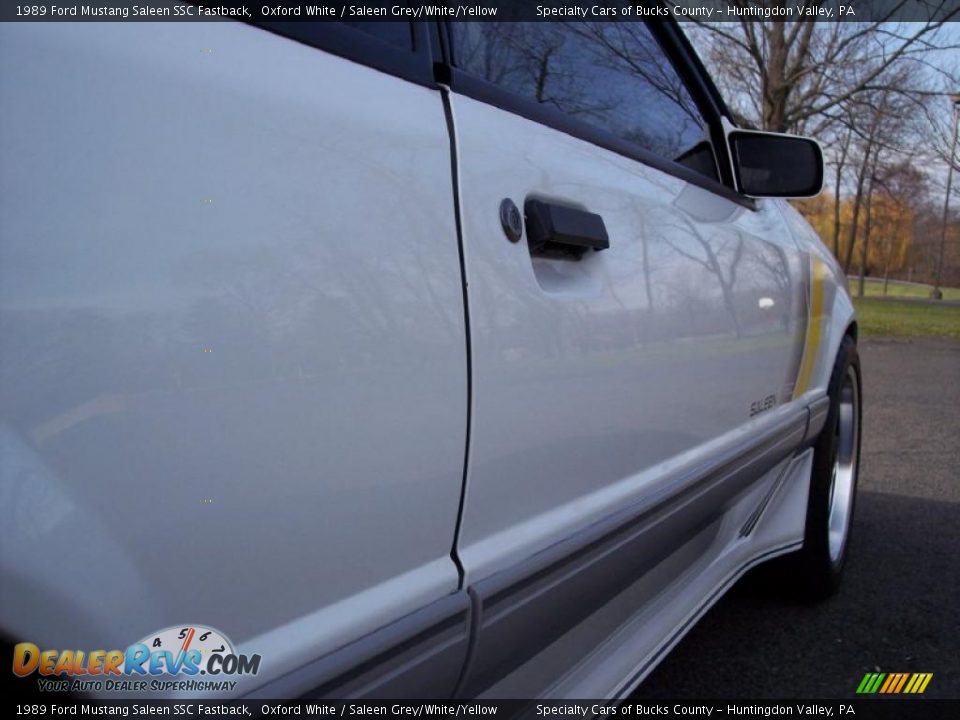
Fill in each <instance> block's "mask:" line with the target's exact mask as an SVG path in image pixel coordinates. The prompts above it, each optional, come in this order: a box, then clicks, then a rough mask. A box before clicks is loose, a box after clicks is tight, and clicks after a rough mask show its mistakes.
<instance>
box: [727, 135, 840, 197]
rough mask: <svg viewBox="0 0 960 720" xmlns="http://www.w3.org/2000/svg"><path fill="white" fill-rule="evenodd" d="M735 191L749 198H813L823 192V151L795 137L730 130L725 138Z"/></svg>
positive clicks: (816, 145)
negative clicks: (728, 149)
mask: <svg viewBox="0 0 960 720" xmlns="http://www.w3.org/2000/svg"><path fill="white" fill-rule="evenodd" d="M727 143H728V144H729V146H730V157H731V158H732V160H733V174H734V177H735V179H736V182H737V188H738V189H739V190H740V192H742V193H743V194H744V195H749V196H751V197H756V198H763V197H778V198H803V197H814V196H816V195H819V194H820V191H821V190H822V189H823V151H822V150H821V149H820V145H819V143H817V141H816V140H811V139H810V138H805V137H799V136H797V135H782V134H780V133H769V132H760V131H757V130H731V131H730V132H729V133H728V134H727Z"/></svg>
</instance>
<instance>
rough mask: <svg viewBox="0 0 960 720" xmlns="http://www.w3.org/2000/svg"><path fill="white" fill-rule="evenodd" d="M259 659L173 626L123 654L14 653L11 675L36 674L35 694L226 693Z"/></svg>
mask: <svg viewBox="0 0 960 720" xmlns="http://www.w3.org/2000/svg"><path fill="white" fill-rule="evenodd" d="M259 670H260V656H259V655H243V654H238V653H236V652H235V651H234V649H233V644H232V643H231V642H230V640H229V639H228V638H227V636H226V635H224V634H223V633H221V632H219V631H217V630H214V629H213V628H210V627H205V626H203V625H177V626H173V627H168V628H166V629H164V630H161V631H160V632H157V633H153V634H151V635H148V636H147V637H145V638H143V639H142V640H141V641H140V642H136V643H134V644H133V645H130V646H129V647H128V648H127V649H126V650H90V651H83V650H41V649H40V648H39V647H37V646H36V645H34V644H33V643H28V642H26V643H19V644H18V645H16V646H15V647H14V649H13V673H14V675H17V676H18V677H23V678H25V677H28V676H29V675H32V674H34V673H36V674H37V675H38V676H39V678H38V682H39V688H40V690H46V691H69V692H177V691H220V692H224V691H230V690H233V688H234V687H235V686H236V684H237V682H236V680H230V679H229V678H231V677H236V676H238V675H256V674H257V672H258V671H259ZM201 676H202V677H201Z"/></svg>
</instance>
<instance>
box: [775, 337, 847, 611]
mask: <svg viewBox="0 0 960 720" xmlns="http://www.w3.org/2000/svg"><path fill="white" fill-rule="evenodd" d="M827 394H828V396H829V398H830V408H829V410H828V412H827V419H826V422H825V423H824V426H823V429H822V430H821V431H820V435H819V436H818V438H817V440H816V443H815V444H814V446H813V470H812V474H811V478H810V496H809V499H808V500H807V521H806V528H805V531H804V538H803V548H802V549H801V550H799V551H798V552H796V553H794V554H792V555H791V556H789V557H788V558H784V560H785V563H784V567H783V568H782V569H783V570H786V571H787V577H788V578H789V581H790V585H792V586H793V587H792V589H793V590H794V591H795V594H796V595H797V596H798V597H799V598H800V599H803V600H807V601H817V600H824V599H826V598H828V597H830V596H831V595H833V594H834V593H835V592H836V591H837V589H838V588H839V587H840V580H841V578H842V576H843V569H844V567H845V566H846V564H847V557H848V555H849V549H850V531H851V529H852V527H853V513H854V508H855V506H856V497H857V476H858V474H859V469H860V428H861V419H862V406H863V401H862V398H863V392H862V387H861V380H860V356H859V354H858V353H857V345H856V343H855V342H854V340H853V338H852V337H850V336H849V335H848V336H846V337H844V339H843V342H842V343H841V344H840V350H839V352H838V353H837V359H836V363H835V364H834V367H833V373H832V374H831V376H830V384H829V386H828V388H827ZM851 423H852V426H851ZM835 493H842V494H843V496H845V497H846V498H847V501H846V505H845V506H844V505H841V503H843V501H844V500H843V496H841V495H839V494H838V495H837V496H836V502H837V503H838V504H837V505H835V504H834V499H835ZM832 511H833V512H832ZM844 516H845V517H846V522H845V523H842V528H843V529H842V532H841V531H840V530H839V529H838V528H840V526H841V522H842V518H843V517H844ZM831 520H833V523H834V532H833V533H832V534H831Z"/></svg>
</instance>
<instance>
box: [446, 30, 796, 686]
mask: <svg viewBox="0 0 960 720" xmlns="http://www.w3.org/2000/svg"><path fill="white" fill-rule="evenodd" d="M664 32H665V30H663V29H658V30H656V31H652V30H650V29H648V28H647V27H646V26H645V25H644V24H642V23H639V22H638V23H624V24H618V23H598V24H590V23H452V24H451V25H450V27H449V37H448V39H447V41H448V47H449V48H450V53H451V60H452V64H453V68H452V70H451V73H450V84H451V88H452V96H451V106H452V114H453V119H454V127H455V131H456V137H457V146H458V149H459V153H458V168H459V173H458V178H457V180H458V189H459V196H460V201H461V207H462V215H463V217H462V235H463V244H464V257H465V267H466V276H467V285H468V299H469V305H470V323H471V346H472V351H473V355H472V363H473V393H472V397H473V407H472V429H471V444H470V454H469V466H468V480H467V488H466V494H465V499H464V506H463V511H462V518H461V526H460V533H459V536H458V544H457V551H458V555H459V558H460V560H461V562H462V564H463V568H464V572H465V575H466V581H467V584H468V585H470V586H471V587H472V588H473V592H474V594H475V596H476V597H477V598H478V601H479V607H480V609H481V612H480V626H479V637H478V645H477V650H476V653H475V656H474V660H473V662H472V664H471V676H472V679H471V684H470V685H468V686H467V688H466V692H467V693H468V694H469V693H470V692H475V691H478V690H481V689H482V688H483V687H485V685H486V684H487V683H488V682H490V681H492V680H493V679H495V678H496V677H497V676H498V675H500V674H502V673H503V672H504V671H505V669H506V668H508V667H510V666H511V665H515V664H516V663H518V662H520V661H521V660H522V659H523V658H524V657H526V655H524V654H523V653H518V652H517V647H518V646H519V645H521V644H523V643H521V642H519V641H517V640H516V639H517V638H526V639H528V640H529V642H526V643H525V644H526V647H527V648H528V649H530V650H531V651H532V649H533V648H534V647H535V645H536V643H537V642H547V641H549V639H551V638H553V637H555V636H556V634H557V633H559V632H561V631H562V630H563V629H564V628H565V627H567V626H569V624H570V623H573V622H575V621H576V619H577V618H579V617H582V616H583V615H584V614H585V613H587V612H589V610H590V609H591V608H593V607H596V605H597V604H598V603H600V602H602V601H604V600H605V599H606V598H608V597H609V596H610V595H611V594H612V593H613V592H616V590H617V589H618V588H622V587H623V586H624V585H625V584H626V583H627V582H630V581H631V580H632V579H634V578H635V577H637V575H638V574H640V573H642V572H643V571H644V569H645V568H649V567H652V565H654V564H656V563H658V562H660V561H662V560H663V559H664V558H665V557H667V556H668V555H669V554H670V553H672V552H673V551H674V550H676V549H677V548H678V547H680V546H681V545H683V544H684V543H687V542H688V541H693V540H695V539H697V538H701V539H705V542H706V545H709V543H710V538H711V537H713V535H712V534H711V533H713V534H715V532H716V528H717V523H718V522H719V520H720V519H721V518H722V515H723V512H724V509H725V508H726V507H727V506H728V505H729V503H730V502H731V501H732V499H733V498H734V497H736V495H737V494H738V493H740V492H741V491H743V490H744V488H745V487H746V486H747V484H748V483H749V482H750V480H752V479H755V478H756V476H757V474H758V473H759V472H760V471H761V470H763V469H765V468H767V467H769V466H770V465H771V464H772V463H774V462H776V461H779V459H782V457H783V456H784V454H785V453H786V452H787V449H790V450H792V449H793V445H794V444H796V443H799V441H800V440H801V439H802V437H803V428H804V422H805V420H806V414H805V411H804V410H803V409H802V408H799V407H796V406H795V404H792V403H791V402H790V400H791V397H792V389H793V383H794V380H795V378H796V374H797V368H798V365H799V362H800V354H801V352H802V346H803V335H804V329H805V317H806V308H805V303H804V298H805V286H804V283H803V266H804V263H803V259H802V257H801V256H800V254H799V253H798V251H797V248H796V246H795V244H794V243H793V241H792V240H791V239H790V237H789V233H788V232H787V231H786V229H785V227H784V225H783V220H782V217H781V215H780V212H779V210H778V208H777V207H776V205H775V204H774V203H772V202H756V203H755V202H753V201H751V200H749V199H747V198H743V197H741V196H738V195H736V194H735V193H734V192H732V191H731V190H730V188H729V187H728V186H726V185H724V184H722V183H721V182H720V180H719V179H720V177H725V176H726V175H727V174H726V173H723V175H721V174H720V173H719V171H718V168H720V167H722V166H721V165H719V164H720V163H723V162H727V161H726V160H725V156H724V154H723V153H722V152H721V151H720V149H719V148H717V147H715V146H714V140H715V139H716V138H717V133H716V130H717V128H716V125H717V124H718V122H717V121H718V119H719V116H718V114H717V108H716V107H713V106H711V98H710V95H709V93H707V92H706V91H705V90H704V89H703V88H702V87H696V86H695V85H694V84H692V83H685V82H684V81H683V80H682V79H681V73H680V72H679V71H678V70H677V69H676V68H675V67H674V66H673V65H671V61H670V60H669V59H668V56H667V54H666V52H665V50H664V46H666V44H667V42H668V40H669V38H667V37H665V36H662V33H664ZM661 43H663V45H661ZM501 210H502V211H503V213H501ZM501 214H503V215H504V217H503V219H501ZM511 214H512V218H511ZM521 216H525V223H522V222H521ZM545 225H546V226H549V227H547V228H546V230H545V229H544V227H543V226H545ZM519 230H522V232H523V236H522V237H521V236H520V234H519ZM515 239H519V241H518V242H515V241H514V240H515ZM605 246H606V247H605ZM584 247H587V249H586V250H584ZM594 248H596V249H594ZM771 448H773V450H771ZM774 450H775V451H774ZM760 456H762V457H763V460H762V462H761V461H759V460H757V458H759V457H760ZM722 462H727V463H732V464H730V465H728V466H727V467H728V468H732V469H733V470H737V471H739V470H742V469H747V470H750V471H751V472H744V473H739V474H738V472H733V470H731V472H730V473H727V474H726V475H722V476H721V475H718V474H717V473H718V472H720V470H718V468H722V467H723V466H722ZM751 463H753V464H752V465H751ZM764 463H765V464H764ZM711 473H712V474H711ZM678 498H680V499H679V500H678ZM671 499H674V500H676V502H677V503H680V505H682V507H681V506H680V505H677V506H676V507H673V508H672V509H671V510H670V511H669V512H668V513H666V514H664V512H665V511H663V510H662V508H663V503H664V502H665V501H669V500H671ZM681 500H682V503H681ZM645 513H646V514H647V515H649V516H650V517H651V518H652V519H651V520H650V523H649V527H648V528H647V530H649V532H646V534H644V535H642V536H638V537H632V536H631V538H623V539H620V540H615V542H614V544H617V543H619V545H620V546H621V548H626V549H627V550H629V552H625V553H621V555H622V556H627V557H628V559H627V560H626V561H625V562H624V557H622V556H621V557H620V560H619V561H617V562H611V563H610V564H608V565H604V564H603V563H602V562H600V559H602V558H600V556H601V555H602V554H603V553H606V552H607V551H606V550H602V549H598V548H599V547H600V546H599V545H597V542H599V540H598V538H601V537H607V536H608V535H609V533H610V532H613V530H610V528H616V527H620V526H621V525H622V523H623V522H625V521H627V520H631V519H635V518H638V517H644V516H645V515H644V514H645ZM618 523H619V524H620V525H618ZM584 553H586V554H588V555H589V554H591V553H592V554H593V555H592V556H591V557H592V558H593V559H592V560H590V562H591V563H593V562H594V561H597V562H600V565H599V566H598V567H599V568H600V569H599V570H598V571H597V572H596V573H595V574H594V575H589V574H588V575H580V574H578V572H579V571H576V572H575V571H574V570H571V569H569V568H566V569H565V568H564V566H563V561H564V559H567V560H569V559H570V558H574V557H580V558H581V560H582V558H583V557H585V555H584ZM604 557H607V556H606V555H604ZM611 557H612V556H611ZM696 557H697V553H693V554H691V555H689V556H687V558H686V559H685V560H684V561H683V562H681V563H678V564H677V566H676V568H675V572H677V573H679V572H682V570H683V569H684V568H685V567H687V566H688V565H689V564H690V563H691V562H693V560H694V559H695V558H696ZM598 558H600V559H598ZM581 560H578V561H577V562H581ZM594 564H595V563H594ZM588 576H589V577H591V578H592V580H591V581H590V582H579V581H574V580H573V578H574V577H588ZM561 577H562V579H558V578H561ZM551 578H553V579H551ZM553 595H558V597H559V596H563V597H562V598H560V599H558V600H557V601H556V602H553V601H552V600H551V599H550V598H551V597H552V596H553ZM511 598H513V599H511ZM573 605H576V607H575V608H574V607H572V606H573ZM523 608H525V609H526V612H524V611H523Z"/></svg>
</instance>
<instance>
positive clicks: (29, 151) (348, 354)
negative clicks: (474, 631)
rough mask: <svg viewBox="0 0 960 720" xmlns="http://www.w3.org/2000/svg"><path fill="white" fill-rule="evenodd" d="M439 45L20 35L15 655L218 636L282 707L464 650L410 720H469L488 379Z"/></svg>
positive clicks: (183, 30) (203, 31)
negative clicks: (477, 371) (428, 719)
mask: <svg viewBox="0 0 960 720" xmlns="http://www.w3.org/2000/svg"><path fill="white" fill-rule="evenodd" d="M424 28H425V26H417V27H416V28H414V27H413V26H412V25H410V24H407V23H384V24H380V23H368V24H365V25H363V26H362V27H361V28H360V29H357V28H354V29H350V28H346V27H343V26H337V27H333V26H332V25H331V24H330V23H327V24H321V23H293V24H290V25H289V26H284V25H278V26H274V27H273V28H272V29H274V30H277V31H279V32H282V33H286V34H289V35H293V36H294V37H295V38H296V39H288V38H286V37H281V36H280V35H278V34H274V33H272V32H267V31H266V30H264V29H260V28H256V27H253V26H250V25H246V24H240V23H171V24H155V23H131V24H124V23H105V24H84V25H83V27H82V31H81V29H79V28H77V27H76V26H72V25H70V24H68V23H49V24H22V23H17V24H10V25H7V26H5V27H3V28H2V38H0V57H2V62H0V68H2V69H0V93H2V97H3V98H4V100H5V102H4V114H3V122H2V129H0V159H2V161H0V231H2V244H0V319H2V328H3V331H2V332H3V341H2V345H0V360H2V377H0V407H2V443H3V445H2V454H3V463H2V464H0V498H2V502H0V508H2V525H3V527H4V528H5V533H4V537H3V539H2V541H0V570H2V573H3V582H2V584H0V608H2V618H0V622H2V629H3V631H4V632H5V633H6V634H7V635H8V636H9V637H13V638H17V639H21V638H22V639H29V640H31V641H33V642H38V643H42V644H46V645H47V646H48V647H61V648H62V647H69V648H84V649H90V648H104V647H106V648H111V647H120V648H125V647H127V646H128V645H129V644H131V643H133V642H136V641H137V640H138V639H140V638H142V637H144V636H147V635H148V633H153V632H155V631H158V630H159V629H161V628H164V627H167V626H170V625H175V624H179V623H203V624H208V625H211V626H213V627H215V628H217V629H219V630H220V631H222V632H223V633H224V634H226V635H227V636H229V638H230V639H231V640H232V641H233V642H234V643H235V645H236V646H237V647H238V648H240V649H242V650H243V651H245V652H249V653H258V654H260V655H261V656H262V657H263V663H262V665H261V670H260V674H259V675H258V676H256V677H245V678H239V679H240V680H243V681H244V682H242V683H241V684H240V685H239V686H238V688H237V690H236V692H237V693H240V692H248V691H249V690H250V689H251V687H255V686H257V685H263V684H264V683H271V682H273V681H279V679H280V678H283V682H282V684H279V685H278V684H272V685H268V688H269V689H268V690H265V692H267V694H268V695H270V696H271V697H278V696H284V695H291V694H296V693H300V692H303V691H306V690H309V689H311V688H315V687H316V686H317V685H319V684H321V683H323V682H326V681H334V680H335V679H336V676H337V673H338V672H339V671H340V670H343V669H346V668H348V667H351V666H356V665H358V664H360V663H361V662H363V661H365V660H366V659H368V658H371V657H374V656H377V654H378V653H380V652H381V651H383V650H384V648H387V647H390V645H391V643H392V644H395V643H397V642H399V641H400V640H402V639H404V637H406V636H411V637H412V636H417V637H419V638H420V640H421V641H422V640H423V638H424V632H426V631H428V630H429V629H430V628H436V627H437V626H438V625H440V626H441V627H440V629H439V630H437V632H436V633H435V637H439V638H440V640H438V642H439V643H440V645H441V646H442V647H440V649H439V650H438V651H437V653H435V657H436V658H439V659H440V660H442V662H440V663H439V664H438V665H435V666H433V671H432V675H431V676H430V677H428V678H426V682H425V684H424V685H418V684H417V683H416V682H413V681H412V680H410V678H409V676H403V675H402V674H401V675H399V677H401V678H403V677H406V680H405V682H404V683H403V684H401V685H400V686H399V687H398V688H395V689H394V690H393V692H409V693H414V694H416V693H417V692H420V690H418V688H421V689H422V688H430V690H429V691H430V692H441V693H442V692H447V693H449V692H450V690H451V689H452V687H453V683H454V682H455V680H456V678H457V675H458V673H459V667H460V662H461V661H462V657H463V650H464V648H465V644H466V622H465V613H466V605H467V601H466V599H465V597H464V596H463V595H462V594H460V595H457V594H456V591H457V589H458V587H459V576H458V571H457V567H456V565H455V563H454V562H453V560H452V559H451V556H450V550H451V545H452V542H453V537H454V525H455V522H456V516H457V508H458V505H459V500H460V493H461V485H462V472H463V458H464V446H465V442H466V421H467V409H466V408H467V377H466V368H467V357H466V339H465V335H464V308H463V295H462V281H461V275H460V259H459V255H458V249H457V235H456V225H455V221H454V201H453V193H452V185H451V178H450V169H451V162H450V144H449V136H448V131H447V124H446V118H445V115H444V108H443V103H442V99H441V95H440V92H439V91H438V90H437V88H436V87H435V85H434V83H433V77H432V72H431V70H432V68H431V63H430V59H429V57H428V55H427V53H426V52H425V51H426V47H427V46H426V43H425V42H424V41H423V37H424V36H425V29H424ZM298 41H299V42H298ZM328 51H333V52H334V53H337V54H331V52H328ZM338 55H340V56H338ZM7 100H9V102H7ZM52 579H55V582H53V581H52ZM400 618H404V619H403V621H402V622H403V623H404V624H403V625H402V627H394V628H393V630H392V631H391V632H392V633H393V634H392V635H390V636H389V637H385V638H379V639H378V638H377V637H374V636H371V635H370V634H371V633H374V632H375V631H379V630H381V629H382V628H383V627H384V626H388V625H390V624H391V623H394V621H397V620H398V619H400ZM371 637H372V639H371ZM361 638H363V640H362V642H360V643H359V644H357V642H356V641H359V640H360V639H361ZM421 644H423V643H422V642H421ZM415 645H416V643H415ZM407 650H408V651H409V648H407ZM429 652H433V651H429ZM336 653H340V654H339V655H337V654H336ZM331 654H332V655H331ZM428 654H429V653H428ZM409 656H410V653H409V652H408V653H407V656H406V657H407V660H405V662H407V663H408V664H409V662H408V661H409ZM324 657H325V658H326V659H324V660H323V661H322V662H320V664H317V663H314V661H316V660H318V659H320V658H324ZM311 663H312V664H311ZM376 669H377V670H378V671H379V674H378V676H377V677H378V678H381V679H382V678H385V677H388V676H389V675H390V673H387V672H386V671H385V670H384V667H383V666H382V665H380V666H378V667H377V668H376ZM294 670H297V671H299V673H293V674H290V673H291V672H292V671H294ZM396 670H397V668H396V667H394V668H393V669H392V670H391V672H393V674H394V675H397V673H396V672H394V671H396ZM375 674H376V673H375ZM351 682H354V686H352V687H345V686H339V689H336V688H335V689H334V690H332V691H333V692H337V693H341V694H351V693H357V692H361V690H360V689H357V688H358V686H357V683H358V682H359V683H360V684H361V685H362V684H363V682H364V680H363V678H360V679H359V680H358V679H357V678H353V679H352V680H351ZM271 693H272V694H271Z"/></svg>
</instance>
